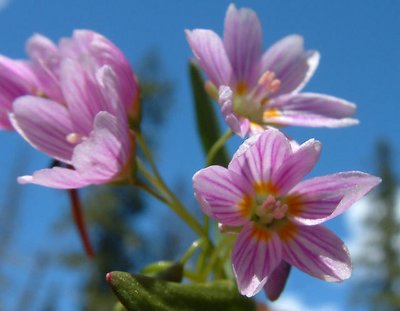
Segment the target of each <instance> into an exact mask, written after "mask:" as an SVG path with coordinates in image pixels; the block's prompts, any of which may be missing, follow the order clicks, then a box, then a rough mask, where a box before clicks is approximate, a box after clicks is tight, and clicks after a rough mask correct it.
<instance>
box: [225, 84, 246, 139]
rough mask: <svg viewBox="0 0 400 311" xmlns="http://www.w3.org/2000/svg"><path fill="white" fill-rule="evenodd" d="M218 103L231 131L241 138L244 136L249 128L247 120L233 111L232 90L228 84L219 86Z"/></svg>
mask: <svg viewBox="0 0 400 311" xmlns="http://www.w3.org/2000/svg"><path fill="white" fill-rule="evenodd" d="M218 103H219V105H220V107H221V112H222V115H223V116H224V119H225V122H226V123H227V124H228V125H229V127H230V128H231V130H232V132H234V133H236V134H237V135H239V136H240V137H241V138H243V137H244V136H246V134H247V132H248V130H249V121H248V120H247V119H243V118H241V117H239V116H237V115H236V114H235V113H234V112H233V91H232V89H231V88H230V87H229V86H226V85H222V86H220V88H219V94H218Z"/></svg>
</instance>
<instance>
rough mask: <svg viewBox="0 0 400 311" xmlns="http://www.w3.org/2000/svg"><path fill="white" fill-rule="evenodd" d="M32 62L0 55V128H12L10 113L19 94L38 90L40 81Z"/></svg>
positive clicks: (28, 93) (27, 93)
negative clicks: (34, 71) (33, 69)
mask: <svg viewBox="0 0 400 311" xmlns="http://www.w3.org/2000/svg"><path fill="white" fill-rule="evenodd" d="M31 65H32V64H30V63H28V62H25V61H19V60H13V59H10V58H8V57H5V56H2V55H0V128H1V129H7V130H12V129H13V127H12V125H11V123H10V121H9V119H8V113H9V112H11V111H12V102H13V101H14V100H15V99H16V98H17V97H19V96H23V95H30V94H33V93H34V92H35V91H36V88H37V85H38V81H37V79H36V77H35V75H34V74H33V71H32V66H31Z"/></svg>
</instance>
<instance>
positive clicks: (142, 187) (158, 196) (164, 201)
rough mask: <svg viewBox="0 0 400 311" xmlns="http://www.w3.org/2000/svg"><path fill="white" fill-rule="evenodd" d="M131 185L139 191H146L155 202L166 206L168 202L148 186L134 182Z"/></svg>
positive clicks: (137, 181)
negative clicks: (157, 201)
mask: <svg viewBox="0 0 400 311" xmlns="http://www.w3.org/2000/svg"><path fill="white" fill-rule="evenodd" d="M133 185H135V186H137V187H139V188H140V189H142V190H144V191H146V192H147V193H148V194H150V195H152V196H153V197H155V198H156V199H157V200H159V201H160V202H162V203H164V204H167V205H168V201H167V200H166V199H165V198H164V197H163V196H162V195H161V194H159V193H158V192H157V191H155V190H153V189H152V188H150V187H149V186H148V185H146V184H145V183H143V182H141V181H139V180H136V181H135V182H134V183H133Z"/></svg>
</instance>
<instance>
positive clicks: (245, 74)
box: [224, 4, 262, 85]
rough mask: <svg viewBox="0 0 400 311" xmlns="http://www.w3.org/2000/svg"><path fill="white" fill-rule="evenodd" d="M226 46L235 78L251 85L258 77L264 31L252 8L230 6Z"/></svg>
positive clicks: (226, 25)
mask: <svg viewBox="0 0 400 311" xmlns="http://www.w3.org/2000/svg"><path fill="white" fill-rule="evenodd" d="M224 46H225V49H226V53H227V54H228V57H229V60H230V62H231V65H232V69H233V72H234V76H235V80H236V82H237V81H242V82H246V83H248V84H249V85H252V84H253V83H255V81H256V79H258V76H257V74H258V72H257V69H258V65H259V61H260V58H261V46H262V31H261V25H260V21H259V20H258V17H257V14H256V13H255V12H254V11H253V10H250V9H247V8H242V9H239V10H237V9H236V7H235V5H234V4H231V5H230V6H229V7H228V10H227V12H226V16H225V27H224Z"/></svg>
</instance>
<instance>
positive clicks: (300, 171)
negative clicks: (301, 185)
mask: <svg viewBox="0 0 400 311" xmlns="http://www.w3.org/2000/svg"><path fill="white" fill-rule="evenodd" d="M320 152H321V143H320V142H319V141H317V140H315V139H310V140H308V141H306V142H305V143H304V144H302V145H301V146H300V147H299V148H298V149H297V150H296V151H295V152H293V153H292V154H291V155H290V156H289V157H287V158H286V159H285V162H283V163H282V165H281V166H280V167H279V169H278V170H276V171H275V172H274V174H273V175H272V178H271V182H272V184H273V185H274V186H275V187H276V189H277V190H278V195H285V194H286V193H288V191H289V190H290V189H292V188H293V187H294V186H295V185H296V184H297V183H298V182H299V181H300V180H302V179H303V178H304V176H305V175H307V174H308V173H309V172H310V171H311V169H312V168H313V167H314V165H315V163H316V162H317V161H318V159H319V154H320Z"/></svg>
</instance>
